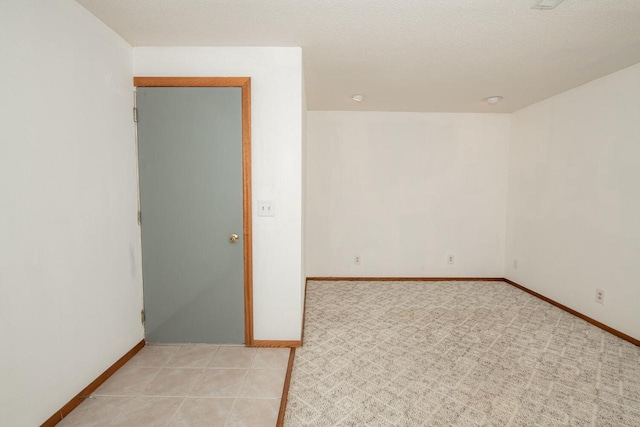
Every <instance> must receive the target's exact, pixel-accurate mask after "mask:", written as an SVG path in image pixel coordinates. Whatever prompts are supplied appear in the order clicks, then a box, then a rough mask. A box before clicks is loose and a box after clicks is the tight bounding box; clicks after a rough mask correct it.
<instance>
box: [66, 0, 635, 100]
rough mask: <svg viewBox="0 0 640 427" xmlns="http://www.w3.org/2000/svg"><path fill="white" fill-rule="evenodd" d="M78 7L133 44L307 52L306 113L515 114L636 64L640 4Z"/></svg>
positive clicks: (271, 1) (159, 0) (170, 0)
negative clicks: (493, 101) (496, 98)
mask: <svg viewBox="0 0 640 427" xmlns="http://www.w3.org/2000/svg"><path fill="white" fill-rule="evenodd" d="M77 1H78V2H79V3H80V4H82V5H83V6H85V7H86V8H87V9H89V10H90V11H91V12H92V13H93V14H94V15H96V16H97V17H98V18H100V19H101V20H102V21H103V22H105V23H106V24H107V25H108V26H110V27H111V28H113V29H114V30H115V31H116V32H117V33H118V34H120V35H121V36H122V37H123V38H124V39H125V40H127V41H128V42H129V43H130V44H131V45H133V46H301V47H302V51H303V61H304V71H305V80H306V93H307V107H308V109H309V110H377V111H451V112H512V111H515V110H518V109H520V108H522V107H525V106H527V105H530V104H532V103H534V102H536V101H539V100H542V99H545V98H548V97H550V96H552V95H555V94H557V93H560V92H563V91H565V90H567V89H570V88H573V87H576V86H579V85H581V84H583V83H586V82H588V81H590V80H593V79H596V78H598V77H601V76H604V75H606V74H609V73H612V72H614V71H617V70H620V69H622V68H624V67H627V66H629V65H632V64H635V63H638V62H640V0H599V1H597V0H565V1H564V2H563V3H562V4H560V5H559V6H558V7H557V8H555V9H553V10H548V11H541V10H533V9H531V6H532V5H533V4H534V3H535V0H395V1H394V0H135V1H132V0H77ZM355 93H362V94H365V95H366V96H367V98H366V99H365V101H364V102H363V103H361V104H358V103H355V102H353V101H351V99H350V95H351V94H355ZM491 95H502V96H503V97H504V100H503V101H502V102H501V103H499V104H498V105H496V106H488V105H486V104H485V103H483V102H482V99H483V98H485V97H487V96H491Z"/></svg>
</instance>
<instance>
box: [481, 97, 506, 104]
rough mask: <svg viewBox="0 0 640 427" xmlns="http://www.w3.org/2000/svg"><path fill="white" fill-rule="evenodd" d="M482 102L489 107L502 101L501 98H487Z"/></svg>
mask: <svg viewBox="0 0 640 427" xmlns="http://www.w3.org/2000/svg"><path fill="white" fill-rule="evenodd" d="M483 101H484V102H486V103H487V104H489V105H496V104H497V103H498V102H500V101H502V97H501V96H489V97H487V98H485V99H483Z"/></svg>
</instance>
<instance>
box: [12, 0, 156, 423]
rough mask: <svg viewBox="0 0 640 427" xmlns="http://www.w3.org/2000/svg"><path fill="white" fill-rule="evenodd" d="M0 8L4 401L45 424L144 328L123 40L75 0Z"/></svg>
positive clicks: (127, 55)
mask: <svg viewBox="0 0 640 427" xmlns="http://www.w3.org/2000/svg"><path fill="white" fill-rule="evenodd" d="M1 9H2V12H1V13H0V51H2V60H1V61H0V80H1V81H2V82H3V85H2V88H1V89H0V120H1V121H2V125H1V126H0V195H1V196H0V242H1V243H0V295H1V297H0V346H1V349H0V413H1V414H2V421H1V422H0V423H1V424H3V425H7V426H35V425H40V424H41V423H42V422H44V421H45V420H46V419H47V418H49V417H50V416H51V415H53V413H54V412H55V411H56V410H58V409H59V408H60V407H61V406H62V405H64V404H65V403H66V402H67V401H69V399H71V398H72V397H73V396H74V395H75V394H76V393H78V392H79V391H80V390H82V389H83V388H84V387H85V386H87V385H88V384H89V383H90V382H91V381H93V380H94V379H95V378H96V377H97V376H98V375H100V374H101V373H102V372H103V371H104V370H105V369H106V368H108V367H109V366H110V365H111V364H112V363H113V362H115V361H116V360H117V359H118V358H120V357H121V356H122V355H123V354H125V353H126V352H127V351H128V350H130V349H131V348H132V347H133V346H134V345H135V344H137V343H138V342H139V341H140V340H141V339H142V338H143V329H142V326H141V324H140V309H141V306H142V281H141V273H140V266H141V264H140V256H139V255H140V245H139V232H138V227H137V223H136V212H137V195H136V158H135V150H134V127H133V123H132V120H131V106H132V94H131V91H132V82H131V77H132V71H131V61H132V57H131V47H130V46H129V45H128V44H127V43H125V42H124V41H123V40H122V39H121V38H120V37H118V36H117V35H115V33H113V32H112V31H111V30H110V29H108V28H107V27H105V26H104V24H102V23H101V22H100V21H98V20H97V19H96V18H95V17H94V16H93V15H91V14H90V13H89V12H87V11H86V10H85V9H84V8H82V7H81V6H79V5H78V4H77V3H75V2H73V1H70V0H58V1H39V0H12V1H3V2H2V7H1Z"/></svg>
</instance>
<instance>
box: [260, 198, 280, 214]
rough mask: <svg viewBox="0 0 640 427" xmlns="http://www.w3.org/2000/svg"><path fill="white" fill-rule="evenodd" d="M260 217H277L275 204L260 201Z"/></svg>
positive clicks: (269, 201) (268, 201)
mask: <svg viewBox="0 0 640 427" xmlns="http://www.w3.org/2000/svg"><path fill="white" fill-rule="evenodd" d="M258 216H276V210H275V204H274V203H273V201H271V200H258Z"/></svg>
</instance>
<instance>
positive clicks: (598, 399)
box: [285, 282, 640, 427]
mask: <svg viewBox="0 0 640 427" xmlns="http://www.w3.org/2000/svg"><path fill="white" fill-rule="evenodd" d="M305 322H306V323H305V334H304V346H303V347H302V348H300V349H298V350H297V351H296V357H295V364H294V368H293V374H292V379H291V388H290V390H289V399H288V404H287V410H286V416H285V426H286V427H294V426H317V427H321V426H365V425H366V426H421V425H424V426H483V425H484V426H534V425H535V426H562V425H572V426H574V425H575V426H620V425H624V426H640V348H639V347H636V346H634V345H633V344H630V343H628V342H626V341H624V340H621V339H619V338H617V337H615V336H613V335H610V334H608V333H606V332H604V331H602V330H601V329H598V328H596V327H594V326H592V325H590V324H588V323H586V322H585V321H583V320H581V319H579V318H577V317H574V316H572V315H570V314H568V313H566V312H564V311H561V310H559V309H558V308H556V307H553V306H551V305H550V304H547V303H545V302H544V301H541V300H540V299H537V298H535V297H533V296H531V295H528V294H526V293H524V292H522V291H520V290H518V289H516V288H514V287H512V286H510V285H508V284H505V283H502V282H362V283H361V282H309V284H308V287H307V304H306V320H305Z"/></svg>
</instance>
